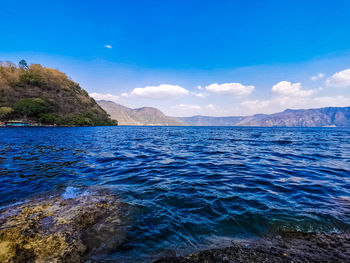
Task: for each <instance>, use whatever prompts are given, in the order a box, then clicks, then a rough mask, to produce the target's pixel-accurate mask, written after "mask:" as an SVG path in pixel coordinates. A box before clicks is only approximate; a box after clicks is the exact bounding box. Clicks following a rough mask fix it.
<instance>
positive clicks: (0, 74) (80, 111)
mask: <svg viewBox="0 0 350 263" xmlns="http://www.w3.org/2000/svg"><path fill="white" fill-rule="evenodd" d="M0 119H1V120H2V121H4V120H9V119H27V120H30V121H34V122H40V123H43V124H57V125H74V126H75V125H76V126H83V125H84V126H93V125H115V124H116V122H114V121H112V120H111V119H110V118H109V116H108V114H107V113H106V112H105V111H104V110H103V109H102V108H101V107H100V106H99V105H98V104H97V103H96V102H95V100H94V99H93V98H91V97H90V96H89V95H88V93H87V92H86V91H85V90H83V89H82V88H81V87H80V86H79V84H78V83H76V82H74V81H72V80H70V79H69V78H68V77H67V76H66V75H65V74H64V73H62V72H60V71H58V70H56V69H52V68H45V67H43V66H41V65H39V64H32V65H30V66H28V65H27V64H26V62H25V61H21V62H20V64H19V66H16V65H15V64H13V63H10V62H6V63H1V64H0Z"/></svg>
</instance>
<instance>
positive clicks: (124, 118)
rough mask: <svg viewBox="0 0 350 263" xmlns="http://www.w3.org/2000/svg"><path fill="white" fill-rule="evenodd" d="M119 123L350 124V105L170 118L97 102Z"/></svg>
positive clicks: (148, 109) (151, 110) (152, 110)
mask: <svg viewBox="0 0 350 263" xmlns="http://www.w3.org/2000/svg"><path fill="white" fill-rule="evenodd" d="M97 103H98V104H99V105H100V106H101V107H102V108H103V109H104V110H105V111H106V112H107V113H108V114H109V115H110V116H111V118H112V119H115V120H118V123H119V125H164V126H183V125H190V126H260V127H332V126H333V127H350V107H327V108H319V109H305V110H304V109H301V110H291V109H287V110H285V111H283V112H278V113H274V114H255V115H251V116H229V117H211V116H199V115H198V116H192V117H169V116H166V115H165V114H163V113H162V112H161V111H160V110H158V109H156V108H152V107H143V108H138V109H130V108H127V107H125V106H122V105H120V104H117V103H114V102H112V101H105V100H101V101H97Z"/></svg>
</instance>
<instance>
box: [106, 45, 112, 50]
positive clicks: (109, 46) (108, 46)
mask: <svg viewBox="0 0 350 263" xmlns="http://www.w3.org/2000/svg"><path fill="white" fill-rule="evenodd" d="M104 47H105V48H108V49H111V48H113V47H112V46H111V45H104Z"/></svg>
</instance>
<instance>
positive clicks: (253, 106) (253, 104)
mask: <svg viewBox="0 0 350 263" xmlns="http://www.w3.org/2000/svg"><path fill="white" fill-rule="evenodd" d="M270 103H271V101H270V100H246V101H243V102H241V106H243V107H246V108H249V109H250V110H254V111H259V110H262V109H265V108H266V107H268V106H269V105H270Z"/></svg>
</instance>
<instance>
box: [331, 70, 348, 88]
mask: <svg viewBox="0 0 350 263" xmlns="http://www.w3.org/2000/svg"><path fill="white" fill-rule="evenodd" d="M326 85H327V86H330V87H336V88H346V87H350V69H345V70H343V71H340V72H337V73H335V74H334V75H333V76H331V77H330V78H328V79H327V80H326Z"/></svg>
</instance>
